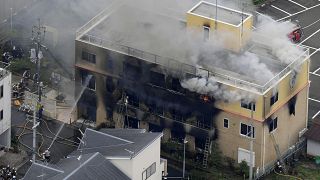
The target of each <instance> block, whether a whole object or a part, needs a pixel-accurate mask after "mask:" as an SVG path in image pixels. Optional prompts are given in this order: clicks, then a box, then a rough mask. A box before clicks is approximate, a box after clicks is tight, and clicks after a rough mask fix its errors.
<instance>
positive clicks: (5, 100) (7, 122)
mask: <svg viewBox="0 0 320 180" xmlns="http://www.w3.org/2000/svg"><path fill="white" fill-rule="evenodd" d="M1 73H2V72H1ZM2 85H3V91H4V92H3V97H2V98H0V111H1V110H3V119H2V120H0V134H2V133H4V132H6V134H5V135H4V136H3V137H2V138H4V137H6V140H5V139H2V140H3V141H2V140H1V142H0V143H1V144H0V145H2V146H8V147H10V146H11V128H10V127H11V73H9V74H7V75H5V76H4V77H3V79H2V80H1V81H0V86H2Z"/></svg>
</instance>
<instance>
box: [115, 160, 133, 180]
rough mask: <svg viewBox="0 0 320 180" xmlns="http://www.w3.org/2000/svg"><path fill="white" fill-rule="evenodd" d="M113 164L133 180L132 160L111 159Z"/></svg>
mask: <svg viewBox="0 0 320 180" xmlns="http://www.w3.org/2000/svg"><path fill="white" fill-rule="evenodd" d="M110 161H111V163H112V164H113V165H115V166H116V167H117V168H118V169H120V170H121V171H122V172H123V173H124V174H125V175H127V176H128V177H130V178H131V179H132V175H133V169H132V160H130V159H110Z"/></svg>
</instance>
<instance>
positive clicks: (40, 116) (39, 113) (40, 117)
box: [38, 105, 44, 121]
mask: <svg viewBox="0 0 320 180" xmlns="http://www.w3.org/2000/svg"><path fill="white" fill-rule="evenodd" d="M43 110H44V109H43V105H40V107H39V110H38V118H39V121H40V120H41V119H42V114H43Z"/></svg>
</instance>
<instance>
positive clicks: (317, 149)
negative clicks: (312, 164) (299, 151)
mask: <svg viewBox="0 0 320 180" xmlns="http://www.w3.org/2000/svg"><path fill="white" fill-rule="evenodd" d="M305 136H306V137H307V154H308V155H311V156H320V119H314V120H313V123H312V126H311V128H310V129H309V130H308V131H307V132H306V135H305Z"/></svg>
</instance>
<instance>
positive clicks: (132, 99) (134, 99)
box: [126, 91, 140, 107]
mask: <svg viewBox="0 0 320 180" xmlns="http://www.w3.org/2000/svg"><path fill="white" fill-rule="evenodd" d="M126 95H127V97H128V104H130V105H132V106H135V107H139V102H140V101H139V96H138V95H137V94H135V93H134V92H131V91H127V93H126Z"/></svg>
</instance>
